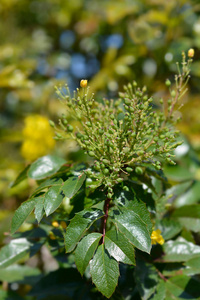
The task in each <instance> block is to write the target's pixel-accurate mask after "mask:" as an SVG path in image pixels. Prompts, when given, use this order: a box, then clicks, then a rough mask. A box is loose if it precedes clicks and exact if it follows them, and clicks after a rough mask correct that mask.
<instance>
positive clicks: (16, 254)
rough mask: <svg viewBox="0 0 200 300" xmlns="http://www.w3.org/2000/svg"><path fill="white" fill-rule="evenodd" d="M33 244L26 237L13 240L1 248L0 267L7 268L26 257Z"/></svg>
mask: <svg viewBox="0 0 200 300" xmlns="http://www.w3.org/2000/svg"><path fill="white" fill-rule="evenodd" d="M31 246H32V244H31V243H30V242H29V241H28V240H27V239H25V238H20V239H16V240H12V241H11V242H10V243H9V244H8V245H6V246H4V247H3V248H1V250H0V268H5V267H7V266H9V265H11V264H13V263H15V262H16V261H18V260H19V259H21V258H22V257H24V256H25V255H26V254H27V253H28V251H29V250H30V247H31Z"/></svg>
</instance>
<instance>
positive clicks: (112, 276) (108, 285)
mask: <svg viewBox="0 0 200 300" xmlns="http://www.w3.org/2000/svg"><path fill="white" fill-rule="evenodd" d="M90 273H91V276H92V281H93V283H94V284H95V285H96V287H97V289H98V290H99V291H100V292H101V293H102V294H103V295H104V296H106V297H107V298H110V297H111V296H112V294H113V293H114V291H115V288H116V286H117V282H118V277H119V266H118V263H117V261H116V260H115V259H114V258H112V257H110V256H109V254H108V252H107V251H106V250H105V248H104V245H103V244H102V245H100V246H99V247H98V249H97V252H96V253H95V255H94V258H93V259H92V261H91V263H90Z"/></svg>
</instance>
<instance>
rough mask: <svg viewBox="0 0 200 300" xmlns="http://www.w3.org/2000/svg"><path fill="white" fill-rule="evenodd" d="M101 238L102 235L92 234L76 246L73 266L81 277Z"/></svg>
mask: <svg viewBox="0 0 200 300" xmlns="http://www.w3.org/2000/svg"><path fill="white" fill-rule="evenodd" d="M101 237H102V234H100V233H97V232H94V233H91V234H88V235H87V236H85V237H84V238H83V239H82V240H81V241H80V243H79V244H78V246H77V248H76V251H75V264H76V266H77V269H78V270H79V272H80V273H81V275H83V273H84V272H85V269H86V268H87V266H88V264H89V262H90V260H91V258H92V257H93V255H94V252H95V250H96V248H97V246H98V244H99V241H100V239H101Z"/></svg>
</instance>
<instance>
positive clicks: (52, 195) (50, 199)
mask: <svg viewBox="0 0 200 300" xmlns="http://www.w3.org/2000/svg"><path fill="white" fill-rule="evenodd" d="M64 197H65V195H64V193H63V191H62V186H61V185H58V186H52V187H51V188H50V189H49V190H48V192H47V193H46V194H45V200H44V210H45V212H46V215H47V216H49V215H50V214H52V213H53V212H54V211H55V210H56V209H57V208H58V207H59V206H60V204H61V203H62V201H63V198H64Z"/></svg>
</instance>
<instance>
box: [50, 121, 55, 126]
mask: <svg viewBox="0 0 200 300" xmlns="http://www.w3.org/2000/svg"><path fill="white" fill-rule="evenodd" d="M49 125H50V126H51V127H53V128H54V127H55V123H54V122H53V121H51V120H49Z"/></svg>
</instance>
